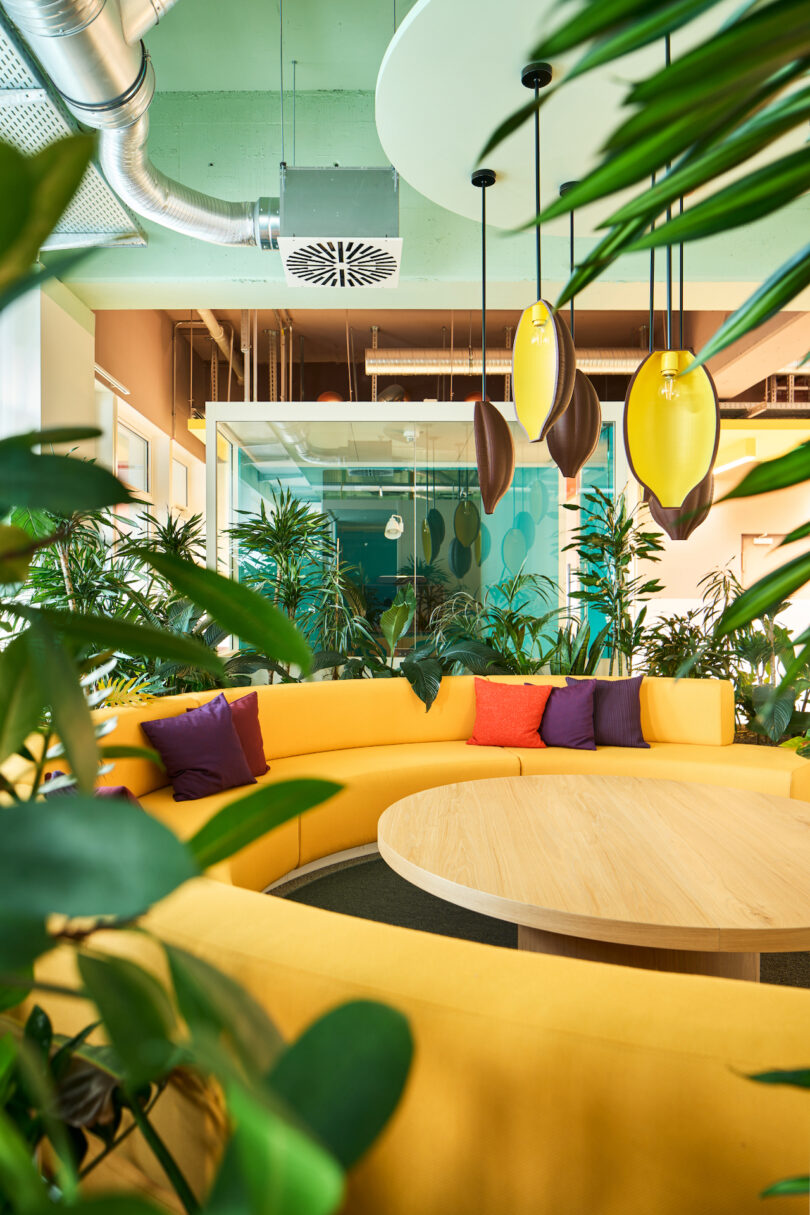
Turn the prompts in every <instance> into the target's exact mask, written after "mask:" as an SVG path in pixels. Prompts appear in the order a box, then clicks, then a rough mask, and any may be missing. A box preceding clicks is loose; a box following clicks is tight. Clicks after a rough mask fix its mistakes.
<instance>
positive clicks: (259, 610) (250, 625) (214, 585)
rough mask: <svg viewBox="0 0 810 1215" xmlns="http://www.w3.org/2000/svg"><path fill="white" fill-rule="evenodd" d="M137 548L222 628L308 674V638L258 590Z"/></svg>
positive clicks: (141, 555)
mask: <svg viewBox="0 0 810 1215" xmlns="http://www.w3.org/2000/svg"><path fill="white" fill-rule="evenodd" d="M133 551H134V552H135V553H136V554H137V555H138V556H140V557H142V558H143V560H144V561H146V562H147V564H149V565H151V566H152V568H153V569H156V570H157V572H158V573H159V574H162V575H163V577H164V578H166V579H167V580H168V581H169V582H170V583H171V584H172V586H173V587H174V588H175V590H178V591H179V592H180V594H181V595H185V596H186V597H187V598H188V599H190V600H191V601H192V603H196V604H197V606H198V607H201V608H204V609H205V611H207V612H209V613H210V614H211V616H212V617H213V619H214V620H215V621H216V622H217V624H219V625H221V626H222V628H224V629H227V630H228V631H229V632H230V633H233V634H234V635H235V636H237V637H240V638H241V639H242V640H243V641H245V642H247V643H248V644H249V645H251V646H255V648H256V649H257V650H259V651H260V652H262V653H266V654H272V655H273V656H274V657H275V658H277V659H278V660H279V661H280V662H289V663H295V664H296V665H297V666H299V667H300V668H301V670H302V671H304V672H305V673H306V672H307V671H308V670H309V664H310V661H311V657H312V655H311V652H310V649H309V646H308V645H307V643H306V641H305V640H304V638H303V637H302V636H301V634H300V633H299V632H298V629H296V627H295V625H294V624H293V623H292V621H291V620H289V619H288V617H287V616H285V615H284V613H283V612H280V611H279V610H278V608H275V607H273V605H272V604H271V603H268V601H267V599H265V597H264V596H263V595H260V594H259V593H258V591H254V590H251V589H250V587H248V586H244V585H242V584H241V583H239V582H233V581H232V580H231V579H230V578H223V577H222V575H221V574H217V573H216V572H215V571H214V570H209V569H203V568H202V567H201V566H199V565H195V564H194V563H193V562H191V561H183V560H181V558H179V557H175V556H173V555H171V554H169V553H155V552H152V551H151V550H149V549H134V550H133Z"/></svg>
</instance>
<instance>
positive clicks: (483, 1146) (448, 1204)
mask: <svg viewBox="0 0 810 1215" xmlns="http://www.w3.org/2000/svg"><path fill="white" fill-rule="evenodd" d="M540 681H541V682H553V683H558V682H561V681H559V680H549V679H543V678H541V679H540ZM258 691H259V706H260V713H261V724H262V729H263V732H264V738H265V743H266V752H267V756H268V759H269V761H270V772H269V774H268V775H267V776H266V777H264V778H262V779H263V780H270V781H275V780H281V779H284V778H287V777H290V776H298V775H307V776H323V777H329V778H330V779H334V780H337V781H339V782H341V783H342V784H344V785H345V788H344V790H343V791H342V792H341V793H340V794H338V795H337V796H336V797H335V798H334V799H333V800H332V801H331V802H329V803H326V804H325V805H324V806H322V807H319V808H317V809H315V810H313V811H310V812H309V813H308V814H306V815H304V816H303V817H302V818H301V819H300V821H298V822H295V823H291V824H288V825H286V826H284V827H282V828H280V829H279V830H278V831H275V832H273V833H271V834H270V835H269V836H267V837H266V838H265V839H264V840H261V841H259V842H258V843H257V844H254V845H252V846H251V847H250V848H247V849H245V850H244V851H243V852H242V853H240V854H239V855H238V856H236V857H234V858H233V860H232V861H230V862H229V863H227V864H226V865H223V866H220V867H219V868H218V870H217V871H216V874H215V876H216V877H218V878H220V879H221V880H219V881H216V880H212V879H211V878H210V877H209V878H204V879H199V880H198V881H196V882H192V883H189V884H188V885H187V886H186V887H184V888H183V889H181V890H180V891H178V892H176V893H175V894H174V895H173V896H172V897H170V898H169V899H167V900H165V902H164V903H162V904H161V905H160V906H158V907H157V908H155V909H154V910H153V911H152V912H151V913H150V915H149V917H148V919H149V924H150V925H151V927H152V928H153V929H154V930H155V931H156V932H157V933H158V934H159V935H160V936H162V937H163V938H164V939H166V940H169V941H172V942H174V943H176V944H180V945H182V946H184V947H186V948H188V949H190V950H192V951H194V952H196V953H198V954H199V955H200V956H202V957H204V958H206V959H208V960H209V961H212V962H213V963H215V964H216V965H218V966H220V967H221V968H222V969H224V970H225V971H227V972H229V973H230V974H232V975H233V976H235V977H236V978H238V979H239V980H240V981H241V982H242V983H243V984H244V985H245V986H246V987H247V988H248V989H249V990H250V991H251V992H252V993H253V995H254V996H255V997H256V998H257V999H258V1000H260V1001H261V1003H262V1004H263V1005H264V1006H265V1007H266V1008H267V1009H268V1011H269V1012H270V1014H271V1015H272V1016H273V1017H274V1018H275V1019H276V1021H277V1022H278V1024H279V1025H280V1027H281V1029H282V1030H283V1031H284V1032H286V1033H294V1032H297V1031H299V1030H300V1029H301V1028H302V1027H303V1026H304V1025H305V1024H306V1023H307V1022H308V1021H310V1020H311V1019H312V1018H314V1017H315V1016H317V1015H318V1014H320V1013H321V1012H323V1011H324V1010H325V1009H326V1008H328V1007H330V1006H332V1005H334V1004H335V1003H337V1002H339V1001H341V1000H345V999H352V998H358V997H372V998H376V999H382V1000H385V1001H388V1002H390V1003H391V1004H393V1005H395V1006H396V1007H398V1008H400V1009H401V1010H402V1011H403V1012H405V1013H406V1014H407V1015H408V1017H409V1018H410V1021H411V1025H412V1029H413V1033H414V1037H415V1041H416V1055H415V1061H414V1067H413V1072H412V1076H411V1078H410V1081H409V1084H408V1088H407V1091H406V1094H405V1097H404V1099H403V1101H402V1104H401V1105H400V1107H399V1109H398V1110H397V1112H396V1114H395V1116H394V1118H393V1120H392V1122H391V1124H390V1125H389V1127H388V1128H387V1130H386V1131H385V1133H384V1134H383V1136H382V1138H381V1140H380V1141H379V1143H378V1144H377V1145H376V1146H375V1147H374V1148H373V1150H372V1151H371V1152H370V1153H369V1155H368V1157H367V1158H366V1159H365V1160H364V1161H363V1162H362V1163H361V1165H360V1166H359V1167H358V1168H357V1169H356V1170H355V1172H354V1174H353V1176H352V1178H351V1181H350V1189H349V1193H348V1196H347V1200H346V1210H347V1211H348V1212H351V1213H352V1215H354V1213H357V1215H755V1212H759V1211H760V1209H761V1203H760V1199H759V1197H758V1193H759V1191H760V1189H762V1188H763V1187H764V1186H765V1185H767V1184H768V1183H769V1182H771V1181H773V1180H775V1179H776V1178H779V1177H782V1176H785V1175H789V1174H796V1173H801V1172H805V1171H806V1159H807V1152H808V1147H809V1146H810V1097H808V1096H807V1095H806V1094H804V1093H802V1092H799V1091H797V1090H792V1089H786V1088H784V1089H780V1088H772V1087H765V1086H760V1085H757V1084H754V1083H752V1082H751V1081H749V1080H748V1079H746V1078H745V1077H746V1073H749V1072H754V1071H758V1070H763V1069H766V1068H773V1067H792V1066H800V1065H807V1064H810V1048H809V1047H808V1031H809V1030H810V992H807V991H803V990H795V989H790V988H778V987H768V986H766V985H764V984H763V985H757V984H752V983H741V982H734V981H730V980H722V979H713V978H703V977H697V976H684V975H669V974H657V973H654V972H651V971H641V970H631V969H625V968H621V967H613V966H605V965H599V964H594V963H585V962H579V961H574V960H570V959H565V958H556V957H549V956H544V955H541V954H535V953H518V952H516V951H511V950H505V949H499V948H496V947H493V946H485V945H478V944H474V943H471V942H467V941H460V940H454V939H449V938H445V937H440V936H434V935H430V934H423V933H419V932H413V931H409V930H406V929H400V928H394V927H390V926H388V925H384V924H378V923H373V922H368V921H364V920H359V919H354V918H351V917H348V916H342V915H336V914H333V913H330V912H325V911H321V910H318V909H315V908H312V907H307V906H302V905H300V904H297V903H294V902H289V901H286V900H283V899H279V898H275V897H273V896H272V895H270V896H262V895H260V894H258V893H256V892H257V891H259V890H261V889H263V887H264V886H266V885H267V884H269V883H271V882H273V881H274V880H275V879H277V878H278V877H279V876H281V875H282V874H284V873H286V872H287V871H289V870H291V869H294V868H295V867H296V866H297V865H301V864H306V863H308V862H310V861H313V860H315V859H316V858H319V857H323V856H325V855H327V854H330V853H333V852H335V851H337V850H339V849H344V848H349V847H352V846H356V845H359V844H363V843H367V842H370V841H373V840H374V838H375V833H376V822H377V818H378V816H379V814H380V813H381V812H382V810H383V809H384V808H385V807H386V806H387V805H388V804H390V803H391V802H393V801H395V800H396V799H398V798H400V797H403V796H405V795H406V794H408V793H410V792H413V791H416V790H418V789H421V788H425V787H428V786H430V785H438V784H444V783H447V782H451V781H457V780H462V779H474V778H476V777H479V776H480V777H491V776H497V775H512V776H514V775H519V774H520V773H522V772H532V773H537V772H580V771H582V772H591V771H599V772H618V773H627V774H631V775H642V776H650V777H653V778H655V777H670V778H671V777H674V778H680V779H687V780H697V781H703V782H709V783H712V784H724V785H729V786H733V787H745V788H757V789H763V790H767V791H769V792H773V793H779V794H783V795H785V794H789V795H792V796H794V797H798V798H803V799H804V800H809V799H810V775H808V774H809V773H810V763H807V761H804V760H801V759H798V758H797V757H796V756H795V755H794V754H793V753H788V752H785V751H779V750H776V749H773V748H766V747H746V746H738V745H733V743H732V739H733V728H734V720H733V699H732V692H731V687H730V685H728V684H725V683H722V682H719V681H717V682H715V681H699V680H684V681H682V682H680V683H677V684H676V683H675V682H674V681H671V680H664V679H647V680H645V681H644V683H643V685H642V693H641V697H642V725H643V730H644V734H645V737H646V739H647V740H648V741H649V742H650V748H649V750H620V749H618V748H610V747H605V748H600V749H599V750H597V751H596V752H577V751H564V750H557V749H554V750H552V749H548V750H545V751H543V750H537V751H534V750H533V751H521V750H509V749H491V748H477V747H468V746H467V745H466V743H465V741H464V740H465V739H466V738H467V737H468V735H469V734H470V733H471V729H472V724H473V717H474V690H473V681H472V679H470V678H462V677H459V678H453V679H445V681H444V683H443V685H442V689H441V692H440V694H439V698H438V700H437V702H436V704H435V705H434V707H433V708H432V709H431V711H430V712H429V713H427V714H426V713H425V710H424V707H423V706H422V704H421V703H420V702H419V701H418V700H417V699H416V697H415V696H414V694H413V693H412V691H411V689H410V687H409V686H408V685H407V683H406V682H405V681H404V680H381V681H373V682H372V681H363V682H357V683H351V682H341V683H314V684H307V685H289V686H280V687H279V686H277V687H269V688H260V689H258ZM243 694H244V690H243V689H239V690H233V691H229V692H227V693H226V695H227V696H228V697H229V698H231V697H234V696H239V695H243ZM206 698H207V697H206V696H203V695H200V696H193V697H178V698H171V699H165V700H160V701H155V702H153V703H151V704H148V705H145V706H143V707H140V708H134V709H124V710H118V711H117V712H116V716H117V717H118V726H117V728H116V731H115V732H114V733H113V734H112V735H111V736H110V738H111V739H112V740H113V741H117V742H120V743H142V742H143V738H142V736H141V732H140V728H139V723H140V721H141V720H143V719H144V717H145V716H149V717H161V716H167V715H168V714H170V713H174V712H181V711H184V710H185V709H186V708H189V707H191V706H192V705H195V704H199V703H202V702H203V701H204V700H205V699H206ZM108 779H109V778H108ZM115 780H116V782H121V783H124V784H127V785H129V787H130V788H131V789H132V790H133V792H134V793H136V794H137V795H138V796H139V798H140V799H141V802H142V804H143V805H144V806H145V807H146V808H147V809H148V810H149V812H150V813H153V814H155V815H157V816H158V817H159V818H161V819H163V820H164V821H165V822H167V823H168V824H169V825H170V826H171V827H172V828H173V829H174V830H175V831H177V832H178V833H179V834H180V835H184V836H185V835H188V834H190V833H191V832H193V831H194V830H196V829H197V827H199V826H200V824H201V823H202V822H203V821H204V820H205V819H206V818H208V817H209V816H210V815H211V814H212V813H213V812H214V811H216V810H217V809H218V808H219V806H220V805H222V804H223V802H224V801H225V800H226V799H227V798H228V797H232V796H234V795H238V793H239V791H238V790H237V791H235V793H230V794H221V795H218V796H216V797H211V798H206V799H204V800H201V801H199V802H190V803H189V802H182V803H177V802H174V801H173V800H172V797H171V790H166V789H165V788H164V787H162V786H163V778H162V775H161V773H160V771H159V769H157V768H154V767H151V766H150V765H148V764H145V763H142V762H140V761H134V760H122V761H120V762H118V763H117V764H116V769H115ZM240 887H241V889H240ZM100 943H101V942H100ZM109 947H110V948H121V947H122V946H121V943H120V941H117V940H110V941H109ZM128 948H129V949H136V950H143V949H145V948H146V946H145V945H143V944H140V943H138V942H137V941H134V942H130V944H129V945H128ZM66 964H67V962H66V959H65V958H64V956H61V955H52V956H51V958H50V959H48V961H47V964H46V965H47V969H48V973H49V976H50V977H54V975H56V976H59V975H60V972H61V968H63V967H64V966H65V965H66ZM51 1010H52V1011H55V1013H56V1015H57V1018H58V1022H59V1025H60V1028H63V1029H71V1028H74V1027H78V1026H79V1025H80V1024H82V1023H84V1021H85V1020H86V1018H87V1012H86V1010H82V1009H80V1008H77V1007H76V1004H75V1002H68V1003H64V1004H60V1002H59V1000H58V998H57V997H54V998H53V1000H52V1002H51ZM158 1112H159V1118H158V1122H159V1126H160V1128H161V1129H162V1130H163V1132H164V1134H165V1136H166V1138H167V1140H168V1141H169V1143H170V1144H171V1146H172V1148H173V1149H174V1150H175V1151H176V1153H177V1155H178V1158H179V1160H180V1163H181V1165H183V1167H184V1168H185V1170H186V1172H187V1174H188V1175H189V1176H190V1177H191V1178H192V1179H193V1180H194V1183H195V1184H196V1185H197V1186H198V1187H200V1188H202V1187H203V1186H204V1184H205V1180H206V1178H207V1177H208V1176H210V1171H211V1167H212V1161H213V1159H214V1157H215V1155H216V1141H215V1140H216V1137H215V1136H212V1133H211V1125H210V1122H209V1120H208V1119H207V1118H206V1116H205V1115H204V1114H203V1113H202V1112H201V1111H199V1110H198V1109H196V1108H194V1107H192V1106H190V1105H188V1104H186V1100H185V1098H184V1097H183V1096H182V1095H181V1094H180V1093H178V1092H173V1091H169V1092H167V1093H166V1094H165V1095H164V1097H163V1098H162V1099H161V1102H160V1103H159V1106H158ZM98 1172H99V1174H100V1177H99V1180H98V1184H102V1183H103V1184H109V1183H110V1181H117V1182H121V1183H125V1184H127V1185H132V1184H133V1183H134V1184H138V1185H141V1186H143V1188H144V1189H146V1190H148V1191H149V1192H150V1193H152V1194H154V1195H157V1196H158V1197H159V1198H161V1197H164V1198H166V1199H167V1201H168V1194H167V1189H166V1185H165V1179H164V1178H163V1177H162V1174H161V1172H160V1169H159V1167H158V1166H157V1165H156V1164H155V1162H154V1160H153V1158H152V1157H151V1156H150V1154H149V1152H148V1149H147V1148H146V1147H145V1145H144V1144H143V1143H142V1142H139V1141H138V1139H137V1137H136V1136H131V1137H130V1139H129V1140H127V1144H126V1145H125V1151H124V1152H122V1153H121V1154H119V1155H118V1156H117V1157H114V1158H113V1159H112V1161H111V1162H110V1169H109V1170H108V1171H107V1172H106V1174H102V1171H101V1170H99V1171H98ZM781 1201H782V1205H781V1206H780V1210H783V1211H785V1212H789V1211H793V1210H795V1211H799V1210H804V1209H805V1208H804V1205H803V1204H802V1200H801V1199H787V1200H781Z"/></svg>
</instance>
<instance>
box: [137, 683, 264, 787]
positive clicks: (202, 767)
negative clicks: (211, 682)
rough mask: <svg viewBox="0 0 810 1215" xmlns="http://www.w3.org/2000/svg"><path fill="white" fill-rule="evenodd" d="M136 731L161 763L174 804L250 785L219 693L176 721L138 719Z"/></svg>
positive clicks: (162, 718) (223, 700)
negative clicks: (151, 748) (140, 731)
mask: <svg viewBox="0 0 810 1215" xmlns="http://www.w3.org/2000/svg"><path fill="white" fill-rule="evenodd" d="M141 729H142V730H143V732H144V734H145V735H146V737H147V738H148V739H149V742H150V743H151V745H152V746H153V747H154V748H155V750H156V751H157V752H158V753H159V754H160V758H161V759H162V760H163V766H164V767H165V769H166V771H167V773H168V774H169V780H170V781H171V782H172V787H173V789H174V800H175V801H176V802H190V801H195V800H196V799H197V798H198V797H208V795H209V794H210V793H221V792H222V790H223V789H233V788H235V787H236V786H237V785H255V784H256V781H255V779H254V777H253V774H252V772H251V771H250V768H249V766H248V762H247V760H246V759H245V753H244V751H243V750H242V744H241V743H240V741H239V735H238V734H237V733H236V729H235V727H234V724H233V720H232V718H231V711H230V709H229V708H228V702H227V701H226V699H225V697H224V696H223V695H222V694H221V693H220V695H219V696H216V697H215V698H214V699H213V700H209V702H208V704H205V705H203V706H202V707H201V708H199V709H191V710H190V711H189V712H188V713H180V714H178V716H177V717H161V718H159V719H158V720H157V721H143V722H141Z"/></svg>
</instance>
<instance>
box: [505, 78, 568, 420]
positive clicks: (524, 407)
mask: <svg viewBox="0 0 810 1215" xmlns="http://www.w3.org/2000/svg"><path fill="white" fill-rule="evenodd" d="M520 79H521V81H522V83H523V84H524V85H525V86H526V88H527V89H534V98H535V103H536V104H535V111H534V203H535V211H536V214H537V215H539V214H540V90H541V89H542V88H545V87H546V85H547V84H550V82H551V67H550V65H549V64H548V63H529V64H527V66H526V67H525V68H524V69H523V71H522V73H521V76H520ZM541 247H542V241H541V235H540V225H539V224H537V225H536V226H535V254H536V261H537V301H536V303H534V304H532V305H531V307H529V308H527V309H526V311H525V312H524V313H523V315H522V317H521V318H520V323H519V324H518V327H517V330H516V332H515V342H514V346H513V348H512V393H513V396H514V400H515V412H516V414H517V417H518V421H519V422H520V424H521V426H522V427H523V429H524V430H525V431H526V434H527V435H528V436H529V439H530V440H531V442H532V443H537V442H539V441H540V440H541V439H545V438H546V436H547V434H548V432H549V430H550V429H551V427H552V426H553V425H554V423H555V422H556V421H558V419H559V418H560V417H561V416H562V415H563V413H564V412H565V410H566V409H567V408H568V404H569V402H570V400H571V394H572V393H573V391H574V373H575V371H576V355H575V353H574V343H573V341H572V339H571V334H570V333H569V332H568V329H567V327H566V325H565V323H564V322H563V320H562V318H561V317H560V316H559V315H558V314H557V313H556V312H555V311H554V309H553V308H552V307H551V305H550V304H549V303H547V301H546V300H544V299H543V277H542V258H541V252H542V248H541Z"/></svg>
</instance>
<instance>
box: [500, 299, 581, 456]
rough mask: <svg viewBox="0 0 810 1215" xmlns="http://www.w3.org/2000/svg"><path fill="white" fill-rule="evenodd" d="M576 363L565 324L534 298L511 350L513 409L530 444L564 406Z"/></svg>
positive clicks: (539, 437) (571, 341) (552, 423)
mask: <svg viewBox="0 0 810 1215" xmlns="http://www.w3.org/2000/svg"><path fill="white" fill-rule="evenodd" d="M576 365H577V361H576V352H575V350H574V343H573V340H572V338H571V334H570V333H569V332H568V326H567V325H566V324H565V322H564V321H563V320H562V319H561V317H560V316H559V315H558V313H556V312H554V310H553V309H552V307H551V305H550V304H547V303H546V301H545V300H538V301H537V303H536V304H532V306H531V307H530V308H527V309H526V311H525V312H524V313H523V316H522V317H521V318H520V323H519V325H518V327H517V332H516V334H515V344H514V347H513V349H512V391H513V395H514V398H515V412H516V413H517V417H518V421H519V422H520V424H521V426H522V427H523V429H524V430H525V431H526V434H527V435H528V436H529V439H530V440H531V442H532V443H536V442H538V441H539V440H540V439H545V437H546V435H547V434H548V432H549V430H550V429H551V427H552V426H553V425H554V423H555V422H556V421H557V419H558V418H559V417H560V416H561V414H563V413H564V412H565V410H566V409H567V408H568V402H569V401H570V400H571V393H572V392H573V391H574V372H575V371H576Z"/></svg>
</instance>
